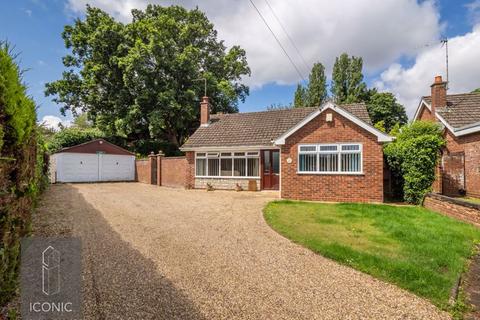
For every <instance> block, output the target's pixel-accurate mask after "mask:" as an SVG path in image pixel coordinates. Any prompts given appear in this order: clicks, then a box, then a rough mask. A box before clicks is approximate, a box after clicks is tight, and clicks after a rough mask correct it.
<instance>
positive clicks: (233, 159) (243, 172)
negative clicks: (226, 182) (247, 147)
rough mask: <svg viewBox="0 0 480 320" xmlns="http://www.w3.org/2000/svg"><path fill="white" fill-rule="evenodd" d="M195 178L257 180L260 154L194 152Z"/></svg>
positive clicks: (247, 152)
mask: <svg viewBox="0 0 480 320" xmlns="http://www.w3.org/2000/svg"><path fill="white" fill-rule="evenodd" d="M195 176H196V177H199V178H259V177H260V152H258V151H246V152H245V151H235V152H196V153H195Z"/></svg>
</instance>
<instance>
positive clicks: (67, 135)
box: [47, 128, 105, 153]
mask: <svg viewBox="0 0 480 320" xmlns="http://www.w3.org/2000/svg"><path fill="white" fill-rule="evenodd" d="M104 137H105V135H104V134H103V132H102V131H100V130H99V129H96V128H87V129H81V128H65V129H63V130H61V131H59V132H57V133H55V134H54V135H53V137H52V138H51V140H50V141H49V142H48V143H47V148H48V151H49V152H51V153H55V152H57V151H60V150H61V149H63V148H67V147H71V146H75V145H77V144H80V143H84V142H88V141H90V140H94V139H98V138H104Z"/></svg>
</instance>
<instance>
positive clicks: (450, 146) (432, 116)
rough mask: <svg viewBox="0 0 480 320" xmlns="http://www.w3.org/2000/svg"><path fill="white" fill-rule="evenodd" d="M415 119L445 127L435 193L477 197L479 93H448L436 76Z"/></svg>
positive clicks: (479, 193) (479, 176)
mask: <svg viewBox="0 0 480 320" xmlns="http://www.w3.org/2000/svg"><path fill="white" fill-rule="evenodd" d="M414 120H426V121H438V122H440V123H441V124H442V126H443V127H444V137H445V140H446V141H447V145H446V147H445V148H444V150H443V151H442V156H441V162H440V167H439V169H438V170H437V179H436V181H435V183H434V185H433V189H434V191H435V192H438V193H443V194H446V195H451V196H455V195H461V194H464V193H466V194H467V195H469V196H474V197H480V93H462V94H447V83H446V82H445V81H443V80H442V77H441V76H437V77H435V81H434V83H433V84H432V85H431V95H430V96H426V97H422V99H421V101H420V104H419V106H418V108H417V111H416V113H415V117H414Z"/></svg>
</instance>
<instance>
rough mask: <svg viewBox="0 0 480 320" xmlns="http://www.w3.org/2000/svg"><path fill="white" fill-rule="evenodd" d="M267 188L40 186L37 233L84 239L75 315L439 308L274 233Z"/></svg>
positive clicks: (389, 315)
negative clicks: (80, 310)
mask: <svg viewBox="0 0 480 320" xmlns="http://www.w3.org/2000/svg"><path fill="white" fill-rule="evenodd" d="M275 197H276V194H275V193H267V192H257V193H249V192H233V191H214V192H206V191H203V190H181V189H170V188H164V187H157V186H151V185H146V184H140V183H102V184H62V185H53V186H51V187H50V189H49V190H48V191H47V192H46V194H45V196H44V197H43V200H42V202H41V203H40V205H39V208H38V210H37V213H36V215H35V216H34V222H33V229H34V234H36V235H74V236H79V237H81V239H82V244H83V263H84V266H83V267H84V274H83V277H84V284H83V287H84V289H83V296H84V315H85V319H447V318H449V316H448V314H446V313H444V312H441V311H439V310H438V309H437V308H436V307H435V306H433V305H432V304H430V303H429V302H428V301H426V300H424V299H421V298H419V297H417V296H415V295H413V294H411V293H409V292H406V291H404V290H402V289H399V288H397V287H395V286H393V285H390V284H387V283H384V282H382V281H379V280H376V279H374V278H372V277H370V276H368V275H366V274H363V273H361V272H358V271H356V270H353V269H351V268H348V267H345V266H342V265H340V264H338V263H336V262H334V261H331V260H329V259H326V258H324V257H322V256H320V255H318V254H315V253H313V252H311V251H309V250H307V249H305V248H303V247H301V246H298V245H296V244H294V243H292V242H291V241H289V240H288V239H285V238H283V237H282V236H280V235H279V234H277V233H276V232H275V231H273V230H272V229H270V227H269V226H268V225H267V224H266V223H265V221H264V220H263V215H262V208H263V207H264V205H265V204H266V203H267V202H268V201H271V200H273V199H274V198H275Z"/></svg>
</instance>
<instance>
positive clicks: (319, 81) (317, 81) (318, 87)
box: [307, 62, 327, 107]
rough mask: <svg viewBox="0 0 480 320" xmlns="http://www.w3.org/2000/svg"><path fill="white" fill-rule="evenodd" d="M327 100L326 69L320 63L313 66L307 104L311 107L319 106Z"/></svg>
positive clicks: (309, 79)
mask: <svg viewBox="0 0 480 320" xmlns="http://www.w3.org/2000/svg"><path fill="white" fill-rule="evenodd" d="M326 98H327V78H326V77H325V67H324V66H323V64H321V63H320V62H316V63H314V64H313V67H312V71H311V72H310V76H309V77H308V87H307V104H308V105H309V106H311V107H314V106H319V105H321V104H322V103H323V102H325V99H326Z"/></svg>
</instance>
